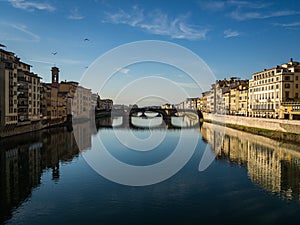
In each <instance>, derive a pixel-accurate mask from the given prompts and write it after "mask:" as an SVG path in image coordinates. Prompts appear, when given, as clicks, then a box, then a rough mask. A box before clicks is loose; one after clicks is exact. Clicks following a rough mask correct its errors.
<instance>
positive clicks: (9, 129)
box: [0, 119, 66, 138]
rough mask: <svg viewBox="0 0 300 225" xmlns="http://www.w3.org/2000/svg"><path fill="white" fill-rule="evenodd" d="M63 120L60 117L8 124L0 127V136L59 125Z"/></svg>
mask: <svg viewBox="0 0 300 225" xmlns="http://www.w3.org/2000/svg"><path fill="white" fill-rule="evenodd" d="M65 122H66V121H65V120H62V119H61V120H55V121H49V122H48V123H42V122H41V121H38V122H34V123H30V124H24V125H9V126H6V127H0V138H3V137H9V136H14V135H19V134H24V133H29V132H33V131H38V130H41V129H44V128H48V127H53V126H59V125H62V124H64V123H65Z"/></svg>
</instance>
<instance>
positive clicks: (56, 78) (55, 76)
mask: <svg viewBox="0 0 300 225" xmlns="http://www.w3.org/2000/svg"><path fill="white" fill-rule="evenodd" d="M51 72H52V84H58V83H59V69H58V68H57V67H56V66H54V67H52V69H51Z"/></svg>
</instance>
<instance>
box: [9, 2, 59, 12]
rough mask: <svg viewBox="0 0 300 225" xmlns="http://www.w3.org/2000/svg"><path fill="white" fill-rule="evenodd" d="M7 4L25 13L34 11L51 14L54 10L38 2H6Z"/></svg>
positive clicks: (50, 6) (46, 4)
mask: <svg viewBox="0 0 300 225" xmlns="http://www.w3.org/2000/svg"><path fill="white" fill-rule="evenodd" d="M8 2H9V3H10V4H11V5H12V6H13V7H15V8H18V9H23V10H26V11H34V10H36V9H37V10H45V11H49V12H52V11H54V10H55V7H54V6H52V5H50V4H48V3H40V2H31V1H25V0H8Z"/></svg>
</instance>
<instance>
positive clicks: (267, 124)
mask: <svg viewBox="0 0 300 225" xmlns="http://www.w3.org/2000/svg"><path fill="white" fill-rule="evenodd" d="M203 117H204V120H206V121H215V122H218V123H222V124H234V125H239V126H245V127H254V128H260V129H266V130H272V131H280V132H287V133H294V134H300V121H299V120H281V119H266V118H254V117H243V116H229V115H218V114H211V113H203Z"/></svg>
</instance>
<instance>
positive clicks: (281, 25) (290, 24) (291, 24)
mask: <svg viewBox="0 0 300 225" xmlns="http://www.w3.org/2000/svg"><path fill="white" fill-rule="evenodd" d="M274 25H275V26H279V27H285V28H291V27H299V26H300V22H292V23H275V24H274Z"/></svg>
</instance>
